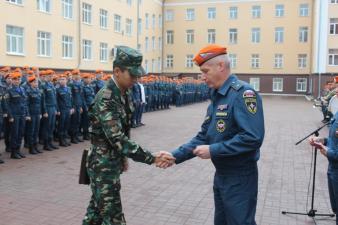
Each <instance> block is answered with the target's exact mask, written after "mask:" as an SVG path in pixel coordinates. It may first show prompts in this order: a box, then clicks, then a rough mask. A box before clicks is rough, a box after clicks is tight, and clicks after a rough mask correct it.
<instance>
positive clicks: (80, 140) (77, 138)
mask: <svg viewBox="0 0 338 225" xmlns="http://www.w3.org/2000/svg"><path fill="white" fill-rule="evenodd" d="M75 139H76V141H77V142H83V140H82V139H80V138H79V137H75Z"/></svg>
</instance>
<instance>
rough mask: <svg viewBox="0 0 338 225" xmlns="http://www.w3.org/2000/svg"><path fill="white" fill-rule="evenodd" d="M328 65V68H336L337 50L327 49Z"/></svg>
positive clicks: (337, 60)
mask: <svg viewBox="0 0 338 225" xmlns="http://www.w3.org/2000/svg"><path fill="white" fill-rule="evenodd" d="M328 64H329V66H338V48H336V49H329V55H328Z"/></svg>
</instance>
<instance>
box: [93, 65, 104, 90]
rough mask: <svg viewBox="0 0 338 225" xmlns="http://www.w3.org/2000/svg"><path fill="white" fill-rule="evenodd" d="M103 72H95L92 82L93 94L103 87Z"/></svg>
mask: <svg viewBox="0 0 338 225" xmlns="http://www.w3.org/2000/svg"><path fill="white" fill-rule="evenodd" d="M103 76H104V74H103V71H102V70H96V71H95V79H94V80H93V82H92V86H93V89H94V91H95V94H96V93H97V92H99V90H101V88H103V86H104V80H103Z"/></svg>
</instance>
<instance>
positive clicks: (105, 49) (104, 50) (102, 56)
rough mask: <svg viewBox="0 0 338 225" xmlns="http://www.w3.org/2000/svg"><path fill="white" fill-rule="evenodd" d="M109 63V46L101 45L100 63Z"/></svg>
mask: <svg viewBox="0 0 338 225" xmlns="http://www.w3.org/2000/svg"><path fill="white" fill-rule="evenodd" d="M107 61H108V44H107V43H100V62H107Z"/></svg>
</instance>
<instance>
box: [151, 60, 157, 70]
mask: <svg viewBox="0 0 338 225" xmlns="http://www.w3.org/2000/svg"><path fill="white" fill-rule="evenodd" d="M155 70H156V60H155V59H152V60H151V72H153V73H154V72H155Z"/></svg>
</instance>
